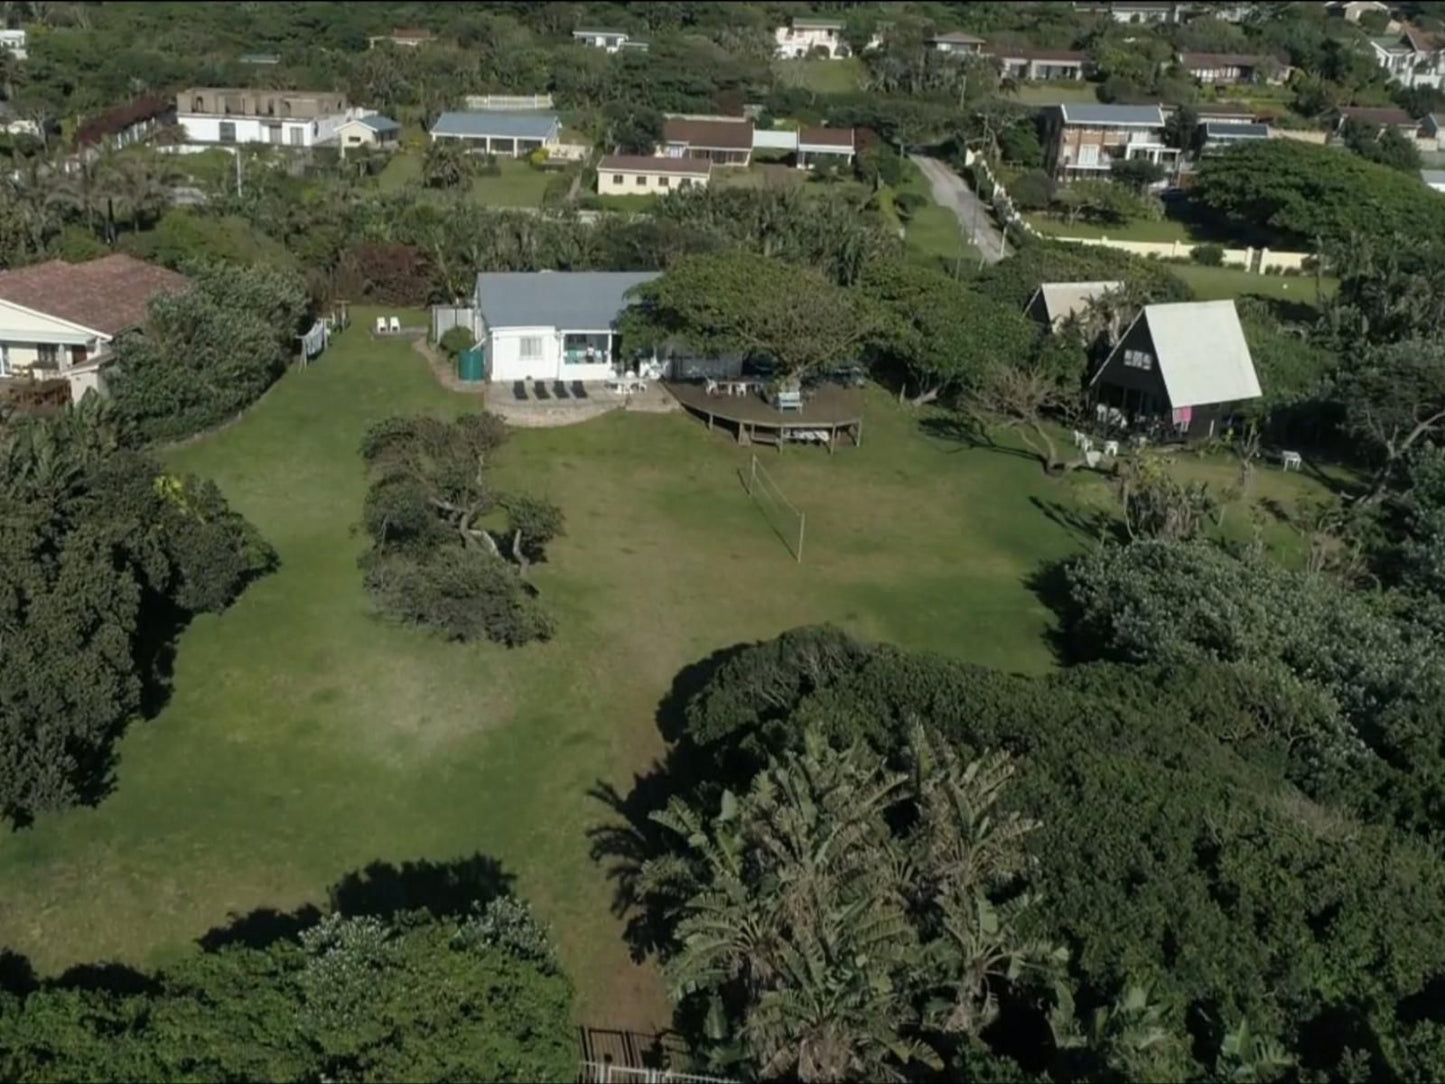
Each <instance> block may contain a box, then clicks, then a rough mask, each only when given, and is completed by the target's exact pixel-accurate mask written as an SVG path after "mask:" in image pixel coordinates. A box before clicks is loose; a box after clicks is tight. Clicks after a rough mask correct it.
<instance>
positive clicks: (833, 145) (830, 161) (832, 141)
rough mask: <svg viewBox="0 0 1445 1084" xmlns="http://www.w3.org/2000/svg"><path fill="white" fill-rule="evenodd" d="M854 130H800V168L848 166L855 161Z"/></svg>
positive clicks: (798, 159) (798, 160) (798, 158)
mask: <svg viewBox="0 0 1445 1084" xmlns="http://www.w3.org/2000/svg"><path fill="white" fill-rule="evenodd" d="M854 147H855V140H854V138H853V129H852V128H800V129H798V157H797V162H798V168H799V169H811V168H812V167H813V166H816V165H834V166H840V165H841V166H846V165H848V164H849V163H850V162H852V161H853V153H854Z"/></svg>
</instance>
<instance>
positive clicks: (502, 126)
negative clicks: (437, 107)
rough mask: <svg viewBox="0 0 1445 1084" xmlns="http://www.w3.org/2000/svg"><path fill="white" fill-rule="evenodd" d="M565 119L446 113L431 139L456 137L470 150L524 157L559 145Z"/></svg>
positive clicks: (498, 114) (525, 114)
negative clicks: (562, 120)
mask: <svg viewBox="0 0 1445 1084" xmlns="http://www.w3.org/2000/svg"><path fill="white" fill-rule="evenodd" d="M561 133H562V122H561V121H560V120H558V119H557V116H556V114H554V113H504V112H494V111H491V110H487V111H481V112H468V113H463V112H454V113H443V114H442V115H441V116H440V117H438V118H437V122H436V123H435V124H434V125H432V130H431V138H432V141H433V142H436V141H437V140H438V139H455V140H458V141H460V142H461V143H462V144H463V145H464V146H466V147H467V149H468V150H474V151H482V152H484V153H486V154H500V155H505V156H507V157H510V158H520V157H522V156H523V155H526V154H531V153H532V152H533V151H535V150H538V149H550V148H552V147H555V146H556V145H557V143H558V140H559V138H560V136H561Z"/></svg>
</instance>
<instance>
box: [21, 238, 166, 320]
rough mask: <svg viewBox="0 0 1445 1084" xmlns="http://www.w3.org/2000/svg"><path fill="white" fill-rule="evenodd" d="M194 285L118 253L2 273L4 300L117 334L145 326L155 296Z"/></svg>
mask: <svg viewBox="0 0 1445 1084" xmlns="http://www.w3.org/2000/svg"><path fill="white" fill-rule="evenodd" d="M188 285H189V280H188V279H187V278H186V277H185V276H184V275H178V274H176V272H174V271H167V270H166V269H165V268H164V267H156V266H155V265H153V264H148V263H144V262H142V261H141V260H137V259H134V258H132V257H130V256H125V255H121V254H119V253H118V254H116V255H114V256H102V257H101V258H100V259H98V260H91V261H89V262H88V263H66V262H65V261H63V260H50V261H48V262H46V263H38V264H34V265H32V266H30V267H21V268H17V269H16V270H14V271H5V272H3V273H0V301H9V302H12V303H14V304H16V305H20V306H22V307H23V308H27V309H31V310H33V311H35V312H39V313H43V314H44V315H46V316H55V317H58V318H59V319H61V320H66V321H69V322H70V323H72V324H79V325H80V326H81V327H85V328H90V329H91V330H92V331H99V332H101V333H102V334H104V335H115V334H117V333H119V332H121V331H124V330H125V329H126V328H132V327H139V326H140V325H141V324H143V323H144V322H145V318H146V308H147V306H148V305H149V304H150V302H151V299H152V298H155V297H158V296H159V295H161V294H165V293H179V292H180V291H182V290H184V289H185V288H186V287H187V286H188Z"/></svg>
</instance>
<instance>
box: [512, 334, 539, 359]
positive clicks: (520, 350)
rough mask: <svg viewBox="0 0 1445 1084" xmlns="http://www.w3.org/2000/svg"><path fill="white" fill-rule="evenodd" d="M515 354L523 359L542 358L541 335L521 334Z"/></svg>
mask: <svg viewBox="0 0 1445 1084" xmlns="http://www.w3.org/2000/svg"><path fill="white" fill-rule="evenodd" d="M517 356H518V357H520V358H521V359H522V360H523V361H541V360H542V336H540V335H523V336H522V337H521V339H519V340H518V346H517Z"/></svg>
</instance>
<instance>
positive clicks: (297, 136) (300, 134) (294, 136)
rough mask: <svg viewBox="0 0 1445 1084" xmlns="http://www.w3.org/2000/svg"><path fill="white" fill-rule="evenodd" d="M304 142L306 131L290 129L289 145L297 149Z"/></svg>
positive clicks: (299, 128) (298, 128) (297, 128)
mask: <svg viewBox="0 0 1445 1084" xmlns="http://www.w3.org/2000/svg"><path fill="white" fill-rule="evenodd" d="M305 142H306V130H305V129H304V128H301V127H296V128H292V129H291V145H292V146H293V147H299V146H301V145H302V144H303V143H305Z"/></svg>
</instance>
